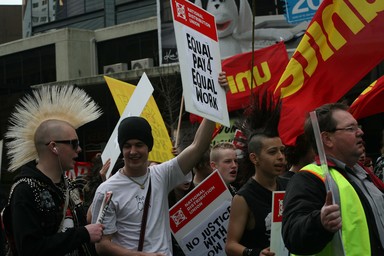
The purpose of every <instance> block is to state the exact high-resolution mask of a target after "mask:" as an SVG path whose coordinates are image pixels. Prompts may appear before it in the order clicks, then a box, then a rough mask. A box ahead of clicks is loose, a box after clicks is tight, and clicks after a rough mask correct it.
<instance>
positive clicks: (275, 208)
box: [271, 191, 289, 256]
mask: <svg viewBox="0 0 384 256" xmlns="http://www.w3.org/2000/svg"><path fill="white" fill-rule="evenodd" d="M284 196H285V191H273V195H272V225H271V251H272V252H274V253H275V255H282V256H284V255H287V256H288V255H289V251H288V249H287V248H286V247H285V245H284V241H283V237H282V236H281V224H282V221H283V200H284Z"/></svg>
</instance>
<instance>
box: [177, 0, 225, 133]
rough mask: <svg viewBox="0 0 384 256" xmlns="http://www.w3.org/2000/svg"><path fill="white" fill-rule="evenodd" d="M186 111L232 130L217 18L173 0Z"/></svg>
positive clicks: (185, 3)
mask: <svg viewBox="0 0 384 256" xmlns="http://www.w3.org/2000/svg"><path fill="white" fill-rule="evenodd" d="M171 5H172V14H173V19H174V28H175V33H176V43H177V50H178V53H179V54H178V55H179V61H180V71H181V79H182V83H183V95H184V99H185V109H186V111H188V112H190V113H193V114H196V115H199V116H202V117H206V118H208V119H210V120H212V121H215V122H217V123H221V124H223V125H224V126H227V127H229V126H230V124H229V115H228V110H227V102H226V97H225V91H224V89H223V88H221V86H220V84H219V82H218V77H219V73H220V72H221V57H220V50H219V43H218V38H217V31H216V24H215V18H214V16H213V15H212V14H210V13H208V12H206V11H205V10H203V9H201V8H199V7H197V6H196V5H194V4H192V3H191V2H189V1H187V0H177V1H176V0H172V1H171Z"/></svg>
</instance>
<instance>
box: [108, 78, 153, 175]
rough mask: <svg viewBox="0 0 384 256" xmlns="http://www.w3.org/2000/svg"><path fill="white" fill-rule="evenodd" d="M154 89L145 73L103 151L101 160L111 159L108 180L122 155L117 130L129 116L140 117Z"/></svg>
mask: <svg viewBox="0 0 384 256" xmlns="http://www.w3.org/2000/svg"><path fill="white" fill-rule="evenodd" d="M152 92H153V87H152V84H151V82H150V81H149V79H148V77H147V75H146V74H145V72H144V73H143V75H142V76H141V78H140V81H139V83H138V84H137V86H136V89H135V91H134V92H133V94H132V97H131V98H130V100H129V102H128V104H127V106H126V107H125V109H124V112H123V114H122V115H121V116H120V119H119V121H118V122H117V124H116V126H115V129H114V130H113V132H112V135H111V136H110V137H109V140H108V143H107V145H106V146H105V149H104V150H103V153H102V155H101V159H102V160H103V163H105V162H106V161H107V160H108V159H109V158H110V159H111V166H110V167H109V169H108V171H107V174H106V176H107V178H108V177H109V176H110V175H111V172H112V168H113V166H114V165H115V163H116V161H117V158H118V157H119V155H120V148H119V143H118V142H117V129H118V127H119V124H120V122H121V120H123V119H124V118H126V117H128V116H140V114H141V112H142V111H143V109H144V107H145V105H146V104H147V102H148V99H149V97H150V96H151V95H152Z"/></svg>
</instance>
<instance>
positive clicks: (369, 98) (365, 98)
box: [349, 76, 384, 119]
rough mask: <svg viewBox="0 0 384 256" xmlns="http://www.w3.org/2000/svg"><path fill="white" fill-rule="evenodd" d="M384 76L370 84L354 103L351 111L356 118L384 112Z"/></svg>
mask: <svg viewBox="0 0 384 256" xmlns="http://www.w3.org/2000/svg"><path fill="white" fill-rule="evenodd" d="M383 99H384V76H382V77H380V78H379V79H377V80H376V81H375V82H373V83H372V84H371V85H370V86H368V87H367V88H366V89H365V90H364V91H363V92H362V93H361V94H360V96H359V97H357V99H356V100H355V101H354V102H353V103H352V105H351V106H350V108H349V112H351V114H352V115H353V116H354V117H355V118H356V119H360V118H364V117H368V116H371V115H375V114H378V113H382V112H384V101H383Z"/></svg>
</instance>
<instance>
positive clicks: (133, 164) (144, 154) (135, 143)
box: [122, 139, 149, 169]
mask: <svg viewBox="0 0 384 256" xmlns="http://www.w3.org/2000/svg"><path fill="white" fill-rule="evenodd" d="M122 150H123V156H124V161H125V165H126V166H127V167H128V168H131V169H135V168H138V167H142V166H143V165H145V166H147V165H148V154H149V152H148V146H147V145H146V144H145V143H144V142H142V141H141V140H136V139H131V140H127V141H126V142H125V143H124V146H123V148H122Z"/></svg>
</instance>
